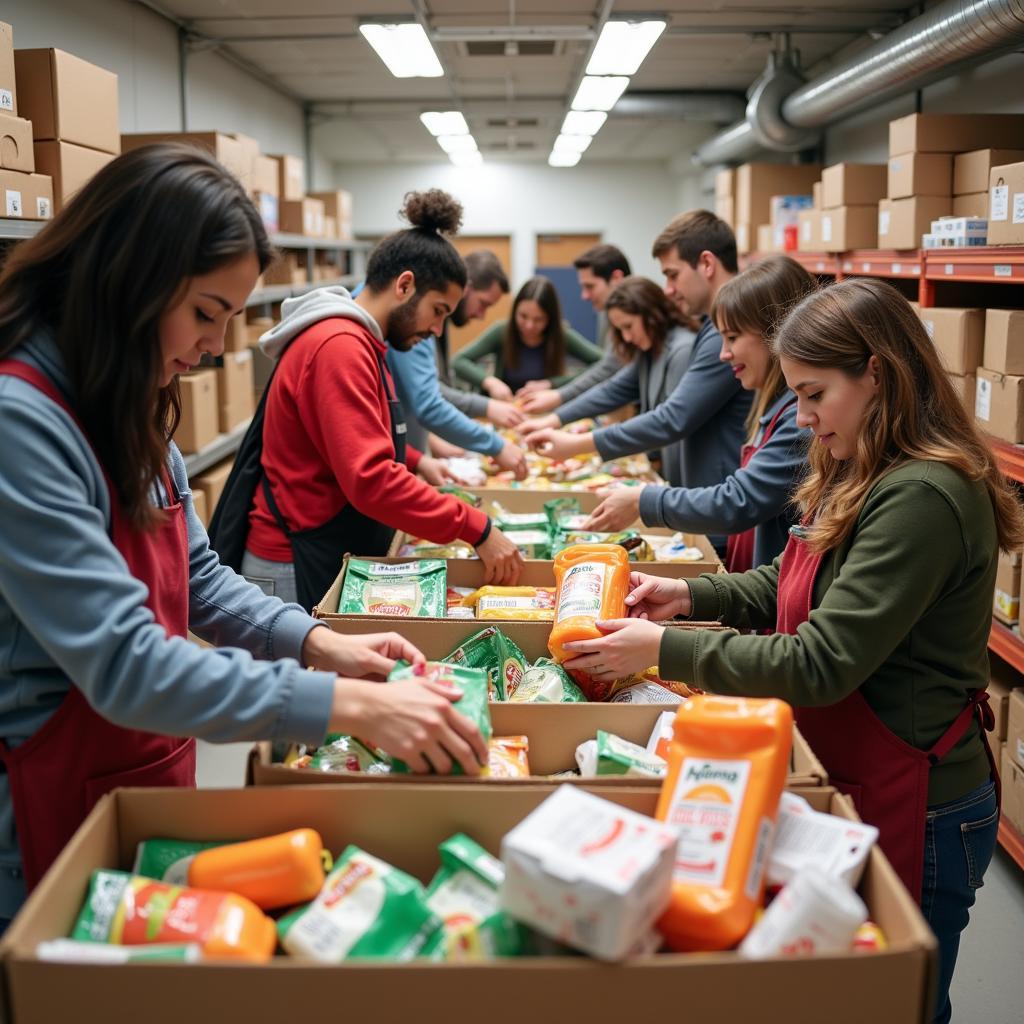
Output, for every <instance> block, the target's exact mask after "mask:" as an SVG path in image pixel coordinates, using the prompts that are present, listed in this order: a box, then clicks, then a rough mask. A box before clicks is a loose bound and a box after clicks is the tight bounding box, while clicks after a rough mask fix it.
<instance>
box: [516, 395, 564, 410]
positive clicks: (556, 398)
mask: <svg viewBox="0 0 1024 1024" xmlns="http://www.w3.org/2000/svg"><path fill="white" fill-rule="evenodd" d="M561 404H562V396H561V395H560V394H559V393H558V392H557V391H556V390H555V389H554V388H546V389H543V390H541V391H531V392H530V393H529V394H528V395H524V396H523V402H522V407H523V412H526V413H530V415H536V414H537V413H539V412H551V410H552V409H557V408H558V407H559V406H560V405H561Z"/></svg>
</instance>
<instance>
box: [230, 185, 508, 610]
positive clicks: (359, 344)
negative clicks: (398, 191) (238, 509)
mask: <svg viewBox="0 0 1024 1024" xmlns="http://www.w3.org/2000/svg"><path fill="white" fill-rule="evenodd" d="M403 213H404V215H405V217H406V219H407V220H408V221H409V222H410V224H411V225H412V227H410V228H408V229H406V230H404V231H398V232H396V233H394V234H392V235H389V236H388V237H387V238H385V239H384V240H383V241H382V242H381V243H380V244H379V245H378V246H377V247H376V248H375V249H374V250H373V252H372V253H371V254H370V258H369V261H368V262H367V267H366V283H365V287H364V288H363V290H362V291H361V292H360V293H359V296H358V298H355V299H353V298H352V297H351V296H350V295H349V293H348V292H347V291H346V290H345V289H344V288H320V289H317V290H315V291H312V292H309V293H307V294H306V295H303V296H301V297H299V298H296V299H289V300H287V301H285V302H284V303H283V305H282V307H281V308H282V314H283V316H282V320H281V322H280V323H279V324H277V325H276V326H275V327H273V328H272V329H271V330H269V331H268V332H267V333H266V334H265V335H264V336H263V337H262V338H261V339H260V348H261V349H262V350H263V352H264V353H265V354H266V355H268V356H270V358H272V359H275V360H278V366H277V367H276V368H275V371H274V376H273V379H272V380H271V382H270V383H269V384H268V387H267V395H266V406H265V417H264V419H263V422H262V423H261V422H260V421H259V418H258V417H257V418H256V419H255V420H254V422H253V426H252V427H250V431H251V432H257V431H259V432H260V433H261V437H262V455H261V460H260V461H261V465H262V469H263V473H262V479H261V480H260V481H259V483H258V485H256V486H255V487H253V486H252V485H251V484H250V485H248V487H247V488H243V478H242V477H241V476H238V477H237V487H238V489H237V490H236V489H235V484H236V480H235V479H232V480H229V481H228V484H227V487H226V488H225V497H224V498H222V499H221V501H224V500H225V498H227V500H228V501H231V502H237V501H238V498H239V497H244V498H245V500H246V501H247V502H251V504H250V505H249V535H248V539H247V542H246V550H245V556H244V558H243V559H242V562H241V570H242V573H243V574H244V575H245V576H246V577H247V578H249V579H251V580H253V581H257V582H259V583H260V585H261V586H263V587H265V588H267V589H268V590H269V589H272V590H273V592H275V593H278V594H279V595H282V596H285V597H286V598H290V597H291V596H292V595H293V594H294V595H295V597H296V598H297V600H298V603H299V604H301V605H302V606H303V607H304V608H307V609H308V608H311V607H312V606H313V605H314V604H315V603H316V602H317V601H319V600H320V598H321V597H322V596H323V595H324V594H325V593H326V592H327V590H328V588H329V587H330V585H331V583H332V582H333V581H334V579H335V578H336V577H337V575H338V572H339V571H340V569H341V564H342V560H343V558H344V555H345V553H346V552H349V553H351V554H354V555H356V554H358V555H375V556H382V555H386V554H387V551H388V547H389V545H390V543H391V539H392V537H393V536H394V533H395V530H404V531H406V532H407V533H409V534H411V535H412V536H414V537H417V538H420V537H424V538H426V539H427V540H430V541H434V542H436V543H438V544H448V543H451V542H452V541H456V540H461V541H464V542H466V543H467V544H470V545H472V546H473V547H475V548H476V550H477V553H478V554H479V556H480V559H481V561H482V562H483V563H484V566H485V569H486V574H485V578H486V580H487V581H488V582H493V583H515V582H516V580H517V579H518V576H519V571H520V569H521V567H522V561H523V560H522V557H521V555H520V554H519V552H518V550H517V549H516V547H515V545H513V544H512V543H511V542H510V541H509V540H508V539H507V538H506V537H504V535H503V534H502V533H501V531H500V530H498V529H497V528H492V525H491V521H490V519H489V518H488V517H487V516H486V515H485V514H484V513H483V512H480V511H479V510H478V509H475V508H472V507H470V506H469V505H467V504H466V503H465V502H462V501H460V500H459V499H458V498H455V497H453V496H451V495H448V494H442V493H439V492H438V491H437V490H436V489H435V488H434V487H432V486H430V485H431V484H439V483H442V482H443V480H444V473H443V472H442V471H441V470H440V469H439V464H438V463H437V462H436V460H434V459H431V458H429V457H427V456H424V455H422V454H421V453H420V452H419V451H418V450H416V449H415V448H412V447H408V446H407V445H406V443H405V424H404V422H403V420H402V413H401V406H400V404H399V402H398V401H397V399H396V398H395V392H394V389H393V386H392V381H391V375H390V374H389V373H388V371H387V367H386V365H385V361H384V360H385V355H386V353H387V345H388V344H390V345H392V346H394V347H395V348H397V349H406V348H409V347H411V346H412V345H415V344H416V343H417V342H419V341H422V340H423V339H424V338H427V337H429V336H430V335H431V334H434V335H436V334H438V333H439V332H440V330H441V328H442V325H443V323H444V320H445V318H446V317H447V316H448V315H449V314H450V313H451V311H452V310H453V309H454V308H455V305H456V304H457V303H458V301H459V299H460V298H461V296H462V290H463V287H464V286H465V283H466V267H465V264H464V263H463V262H462V257H461V256H459V254H458V252H457V251H456V250H455V247H454V246H453V245H452V244H451V242H450V241H448V239H447V238H446V237H445V235H449V234H454V232H455V231H456V230H457V229H458V227H459V223H460V221H461V218H462V207H461V206H460V205H459V203H457V202H456V201H455V200H454V199H452V197H451V196H449V195H447V193H444V192H441V191H439V190H437V189H434V190H431V191H428V192H413V193H409V194H408V195H407V196H406V199H405V207H404V210H403ZM385 339H387V344H386V343H385ZM417 469H418V470H419V472H420V475H421V476H422V477H423V478H424V479H418V478H417V477H416V476H415V475H414V473H415V472H416V471H417ZM246 490H248V493H246Z"/></svg>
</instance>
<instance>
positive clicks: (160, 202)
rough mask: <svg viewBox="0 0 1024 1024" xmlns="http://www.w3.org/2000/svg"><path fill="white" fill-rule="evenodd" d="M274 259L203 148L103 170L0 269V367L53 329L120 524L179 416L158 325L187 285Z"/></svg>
mask: <svg viewBox="0 0 1024 1024" xmlns="http://www.w3.org/2000/svg"><path fill="white" fill-rule="evenodd" d="M249 253H252V254H253V255H255V257H256V259H257V262H258V263H259V266H260V269H261V270H263V269H265V268H266V267H267V266H268V264H269V263H270V260H271V258H272V255H273V250H272V248H271V246H270V242H269V240H268V238H267V233H266V231H265V230H264V227H263V222H262V221H261V220H260V216H259V214H258V213H257V211H256V208H255V207H254V206H253V204H252V202H251V201H250V199H249V197H248V196H247V195H246V193H245V190H244V189H243V188H242V186H241V185H240V184H239V182H238V181H237V179H236V178H234V177H233V176H232V175H231V174H230V173H229V172H228V171H227V170H225V169H224V167H222V166H221V165H220V164H219V163H218V162H217V161H216V160H215V159H214V158H213V156H212V155H211V154H210V153H208V152H207V151H206V150H203V149H199V148H197V147H193V146H186V145H180V144H171V143H163V144H158V145H152V146H142V147H140V148H139V149H135V150H132V151H130V152H128V153H125V154H124V155H123V156H121V157H118V158H117V159H116V160H114V161H112V162H111V163H109V164H107V166H106V167H104V168H103V169H102V170H101V171H99V173H97V174H96V176H95V177H94V178H92V179H91V180H90V181H89V182H88V183H87V184H86V185H85V186H84V187H83V188H82V190H81V191H80V192H79V193H78V195H77V196H76V197H75V198H74V199H73V200H72V201H71V202H70V203H69V204H68V206H66V207H65V208H64V209H63V210H62V211H61V212H60V213H59V214H58V215H57V217H56V218H55V219H54V220H53V222H52V223H50V224H48V225H47V226H46V227H45V228H44V229H43V230H42V231H41V232H40V233H39V234H38V235H36V236H35V238H32V239H30V240H28V241H25V242H22V243H20V244H19V245H18V246H17V247H16V248H15V249H14V250H13V252H12V253H11V255H10V257H9V258H8V260H7V262H6V264H5V265H4V267H3V272H2V273H0V358H4V357H6V356H8V355H10V354H11V353H12V352H13V351H14V350H15V349H17V348H18V347H19V346H20V345H22V344H23V343H24V342H25V341H27V340H28V338H29V337H30V336H31V335H32V334H33V332H35V331H37V330H39V329H44V330H48V331H49V332H50V333H52V335H53V337H54V339H55V340H56V343H57V347H58V349H59V350H60V354H61V358H62V360H63V362H64V367H65V369H66V371H67V374H68V379H69V382H70V401H71V405H72V407H73V408H74V410H75V413H76V415H77V416H78V418H79V420H80V421H81V423H82V427H83V428H84V430H85V433H86V436H87V437H88V439H89V441H90V443H91V444H92V446H93V449H94V450H95V452H96V455H97V457H98V459H99V461H100V463H101V464H102V466H103V467H104V469H106V471H107V473H108V474H109V475H110V479H111V481H112V483H113V486H114V490H115V492H116V495H115V500H120V502H121V504H122V506H123V508H124V510H125V512H126V514H127V516H128V518H129V519H130V521H131V522H132V523H133V524H134V525H136V526H138V527H141V528H143V529H151V528H154V527H155V526H156V525H158V524H159V522H160V521H161V520H162V518H163V514H162V512H161V511H160V510H159V509H157V508H155V507H154V506H153V504H152V503H151V500H150V492H151V488H152V486H153V484H154V482H155V481H156V479H157V478H158V476H159V475H160V473H161V472H162V470H163V467H164V465H165V463H166V460H167V452H168V437H169V435H170V434H171V433H172V432H173V430H174V428H175V427H176V426H177V422H178V417H179V415H180V403H179V399H178V384H177V378H175V379H174V380H173V381H172V382H171V384H170V385H168V386H167V387H161V386H160V376H161V372H162V363H163V359H162V355H161V348H160V336H159V324H160V319H161V317H162V316H163V314H164V313H165V312H167V310H169V309H171V308H173V307H174V306H175V305H176V304H177V303H178V302H179V301H180V300H181V296H182V294H183V292H184V290H185V289H186V287H187V284H188V281H189V279H190V278H193V277H200V276H202V275H204V274H209V273H211V272H212V271H214V270H216V269H217V268H219V267H221V266H224V265H225V264H227V263H230V262H232V261H234V260H236V259H239V258H241V257H243V256H245V255H247V254H249Z"/></svg>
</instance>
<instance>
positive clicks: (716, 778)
mask: <svg viewBox="0 0 1024 1024" xmlns="http://www.w3.org/2000/svg"><path fill="white" fill-rule="evenodd" d="M737 779H739V774H738V773H737V772H730V771H726V770H725V769H723V768H712V767H711V765H709V764H702V765H701V766H700V767H699V768H695V767H694V766H693V765H690V766H688V767H687V769H686V781H687V782H728V783H735V782H736V781H737Z"/></svg>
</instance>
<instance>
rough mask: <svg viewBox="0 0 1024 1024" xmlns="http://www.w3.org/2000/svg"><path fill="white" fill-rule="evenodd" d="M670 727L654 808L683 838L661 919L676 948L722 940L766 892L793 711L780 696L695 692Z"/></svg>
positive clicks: (747, 922)
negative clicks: (665, 770) (664, 767)
mask: <svg viewBox="0 0 1024 1024" xmlns="http://www.w3.org/2000/svg"><path fill="white" fill-rule="evenodd" d="M673 732H674V735H673V738H672V744H671V746H670V747H669V756H668V775H667V776H666V777H665V781H664V783H663V784H662V787H661V796H660V798H659V800H658V810H657V813H656V815H655V816H656V817H657V818H658V819H659V820H660V821H665V822H668V823H669V824H672V825H675V826H676V827H677V828H679V830H680V838H679V847H678V850H677V851H676V866H675V872H674V875H673V881H672V903H671V905H670V906H669V909H668V910H667V911H665V913H664V915H663V916H662V917H661V919H660V920H659V922H658V928H659V930H660V931H661V933H662V934H663V935H664V936H665V939H666V941H667V942H668V944H669V946H670V947H671V948H672V949H674V950H677V951H678V952H691V951H695V950H717V949H729V948H731V947H732V946H735V945H736V944H737V943H738V942H739V941H740V940H741V939H742V938H743V937H744V936H745V935H746V933H747V932H748V931H749V930H750V927H751V925H752V924H753V922H754V914H755V912H756V910H757V908H758V907H759V906H760V905H761V902H762V898H763V895H764V876H765V867H766V866H767V862H768V855H769V852H770V849H771V841H772V833H773V830H774V827H775V818H776V815H777V814H778V809H779V800H780V798H781V796H782V790H783V788H784V787H785V785H786V773H787V771H788V768H789V754H790V748H791V747H792V743H793V711H792V709H791V708H790V706H789V705H788V704H786V703H785V701H781V700H758V699H754V698H745V697H715V696H711V695H708V694H705V695H695V696H693V697H690V698H689V700H686V701H684V702H683V703H682V704H681V705H680V707H679V711H678V713H677V714H676V720H675V725H674V730H673Z"/></svg>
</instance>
